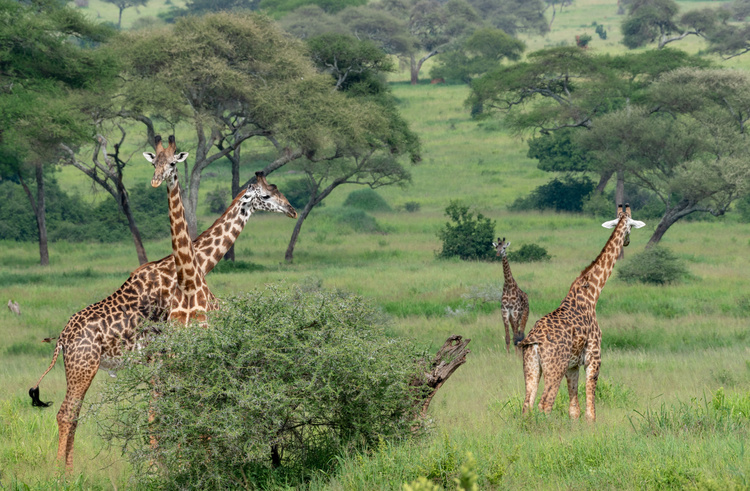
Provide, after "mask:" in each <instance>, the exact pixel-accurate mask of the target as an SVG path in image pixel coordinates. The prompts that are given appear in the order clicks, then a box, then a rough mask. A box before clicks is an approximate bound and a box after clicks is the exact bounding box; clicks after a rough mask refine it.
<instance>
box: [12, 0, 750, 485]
mask: <svg viewBox="0 0 750 491" xmlns="http://www.w3.org/2000/svg"><path fill="white" fill-rule="evenodd" d="M679 3H680V4H681V5H682V7H683V10H684V9H686V8H687V7H693V6H696V7H697V6H703V5H704V4H711V5H716V3H718V2H679ZM95 4H96V3H95V2H94V1H92V2H91V7H89V8H90V9H94V8H99V7H95ZM614 4H615V2H614V1H609V2H605V1H596V0H588V1H577V2H575V3H574V5H573V7H571V8H566V10H565V11H563V13H559V12H558V15H557V18H556V20H555V24H554V25H553V32H552V33H551V34H550V35H549V37H548V38H546V39H538V40H529V44H530V45H531V46H532V48H534V47H543V45H552V44H555V43H558V42H560V41H562V40H567V39H572V38H573V36H574V35H575V34H576V33H579V32H582V30H583V27H582V26H584V25H590V24H591V21H592V20H597V21H599V22H600V23H605V24H606V26H607V30H608V32H609V34H610V36H611V41H610V40H607V42H606V43H611V44H605V47H603V48H602V49H610V48H611V49H620V47H619V46H617V45H616V44H614V43H615V42H616V39H617V37H619V29H618V28H617V25H618V19H619V18H618V17H617V16H615V15H614V11H615V9H616V7H615V5H614ZM96 5H99V6H100V7H102V8H103V6H104V5H105V4H103V3H98V4H96ZM154 5H155V4H153V5H152V4H150V6H149V7H147V8H146V9H142V11H144V10H149V11H151V10H152V9H153V8H155V7H154ZM132 10H134V9H132ZM126 12H128V11H126ZM109 15H110V13H107V17H106V18H107V19H109V18H111V17H109ZM102 16H104V10H102ZM115 19H116V17H115ZM600 19H601V20H600ZM131 21H132V20H131ZM131 21H129V22H131ZM590 33H591V34H593V28H591V29H590ZM691 42H692V41H691ZM696 42H699V41H696ZM535 43H540V44H539V45H536V44H535ZM594 48H597V38H596V37H595V39H594V41H593V42H592V49H594ZM597 49H599V48H597ZM697 49H700V48H699V47H698V45H697V44H696V50H697ZM741 58H742V57H741ZM748 59H750V58H748ZM736 63H746V61H744V60H742V61H738V62H736ZM403 80H404V77H403V76H401V77H400V80H394V82H393V89H394V93H395V94H396V96H397V97H398V98H399V101H400V108H401V110H402V112H403V114H404V116H405V117H406V118H407V119H408V120H409V121H410V122H411V124H412V127H413V129H414V130H415V131H417V132H418V133H419V134H420V136H421V138H422V141H423V145H424V152H423V154H424V161H423V162H422V163H420V164H419V165H417V166H415V167H413V168H412V173H413V183H412V185H410V186H408V187H406V188H403V189H402V188H392V189H383V190H381V191H380V193H381V195H382V196H383V197H384V198H385V199H386V200H387V201H388V202H389V204H390V205H391V206H392V207H393V208H394V210H396V211H393V212H388V213H378V214H376V215H375V217H376V219H377V220H378V223H379V224H380V225H381V228H382V229H383V230H385V233H376V234H363V233H357V232H354V231H348V230H347V229H345V228H342V227H340V226H337V225H333V224H331V223H330V222H329V221H327V220H325V216H324V214H323V213H321V214H318V215H313V216H312V217H311V218H310V220H309V221H308V222H306V223H305V225H304V227H303V231H302V235H301V237H300V241H299V243H298V246H297V249H296V253H295V262H294V264H291V265H287V264H284V263H283V254H284V250H285V248H286V244H287V241H288V239H289V236H290V235H291V231H292V227H293V226H294V221H293V220H290V219H287V218H284V217H282V216H279V215H270V214H262V215H257V216H253V217H252V218H251V221H250V222H249V223H248V226H247V227H246V230H245V231H244V232H243V234H242V236H241V237H240V239H239V241H238V244H237V258H238V260H240V261H242V262H243V263H244V265H245V266H248V268H249V269H252V272H243V271H237V272H224V273H222V272H218V271H217V272H214V273H212V274H211V275H209V276H208V278H207V280H208V283H209V286H210V287H211V289H212V290H213V291H214V292H215V293H216V294H217V295H218V296H220V297H221V296H225V295H228V294H230V293H232V292H239V291H244V290H248V289H252V288H256V287H260V286H262V285H264V284H267V283H276V282H286V283H293V284H294V283H308V284H310V283H312V284H321V285H322V286H323V287H324V288H340V289H344V290H347V291H352V292H356V293H360V294H362V295H364V296H366V297H367V298H369V299H371V300H372V301H373V302H375V303H377V304H379V305H380V306H382V308H383V309H384V310H385V311H387V312H389V313H390V314H391V315H392V317H393V322H392V332H393V334H394V335H396V336H408V337H411V338H414V339H416V340H418V341H419V342H420V343H423V344H424V345H425V346H431V349H432V350H433V351H434V349H436V348H437V347H438V346H439V345H441V344H442V342H443V341H444V340H445V338H446V337H447V336H448V335H450V334H454V333H457V334H461V335H463V336H465V337H469V338H471V339H472V341H471V344H470V346H469V347H470V348H471V350H472V352H471V354H470V355H469V358H468V360H467V363H466V364H465V365H464V366H462V367H461V368H460V369H459V370H458V371H457V372H456V373H455V375H454V376H453V377H452V378H451V379H450V380H449V381H448V383H446V385H445V386H444V387H443V388H442V389H441V390H440V391H439V392H438V395H437V396H436V398H435V400H434V401H433V403H432V405H431V410H430V416H431V418H432V419H433V426H432V430H431V432H430V433H429V434H428V435H427V436H426V437H425V438H423V439H421V440H419V441H415V442H383V443H382V444H381V445H380V446H379V447H378V448H373V449H371V451H370V452H369V453H367V454H366V455H356V454H352V455H350V456H345V457H344V458H342V459H341V461H340V462H339V471H337V472H336V473H335V474H334V475H325V476H319V477H318V478H316V479H314V480H313V482H311V483H310V487H311V488H312V489H336V490H338V489H341V490H350V489H361V490H370V489H379V488H383V489H401V484H402V483H404V482H409V481H412V480H414V479H416V478H417V477H418V476H420V475H421V476H427V477H429V478H430V479H432V480H433V481H435V482H437V483H441V484H442V485H443V486H446V487H452V486H453V484H452V478H453V477H455V476H456V475H457V473H458V471H459V467H460V465H461V464H462V463H464V462H466V461H467V459H468V457H467V454H468V453H469V452H471V453H472V454H473V456H474V457H475V458H476V462H477V464H476V466H477V467H476V471H477V474H478V476H479V484H480V489H513V488H518V487H522V488H526V489H559V488H573V487H575V488H584V489H602V488H604V489H611V488H622V489H643V488H686V487H697V488H715V489H732V488H735V489H742V488H747V487H748V486H750V477H748V476H750V459H748V457H747V454H746V441H747V437H748V428H749V427H750V426H749V425H750V422H749V421H748V415H749V414H750V362H749V361H748V360H749V358H750V357H749V356H748V355H749V354H750V327H749V325H748V320H749V319H750V291H749V290H748V289H747V282H746V280H745V278H747V277H748V276H750V265H749V264H748V261H747V259H746V258H747V256H748V253H749V252H750V250H749V249H750V225H748V224H741V223H737V222H736V220H735V219H734V218H733V217H731V216H729V217H727V218H726V219H724V220H721V221H712V222H700V221H692V222H685V223H679V224H678V225H676V226H674V227H673V228H672V229H670V230H669V232H668V233H667V234H666V236H665V238H664V240H663V243H664V245H666V246H667V247H669V248H670V249H672V250H673V251H674V252H675V253H676V254H677V255H678V256H679V257H680V258H681V259H682V260H683V261H685V262H686V264H687V266H688V268H689V270H690V273H691V276H690V278H689V279H687V280H685V281H684V282H682V283H679V284H676V285H669V286H665V287H654V286H642V285H632V284H626V283H624V282H623V281H621V280H620V279H619V278H618V277H617V274H615V275H614V276H613V277H612V278H611V279H610V281H609V282H608V284H607V285H606V287H605V289H604V291H603V293H602V296H601V299H600V301H599V305H598V317H599V323H600V325H601V327H602V331H603V361H602V369H601V375H600V378H599V386H600V395H599V397H598V399H597V413H598V420H597V423H596V424H595V425H588V424H586V423H585V422H583V421H580V422H570V421H569V420H568V418H567V393H566V390H565V388H562V389H561V391H560V393H559V395H558V399H557V403H556V406H555V410H554V411H553V413H552V415H551V416H549V417H539V416H538V415H535V416H533V417H532V418H529V419H522V418H521V417H520V407H521V402H522V399H523V395H524V387H523V375H522V371H521V363H520V360H519V359H518V358H517V357H515V356H514V355H507V354H506V353H505V347H504V331H503V327H502V320H501V317H500V312H499V308H498V306H497V305H489V306H488V307H486V308H483V309H481V310H479V309H472V308H471V307H472V305H473V302H472V298H473V297H476V295H477V291H478V290H480V289H488V288H495V289H497V288H501V286H502V270H501V267H500V265H499V264H487V263H476V262H461V261H439V260H437V259H436V258H435V251H436V250H438V249H439V248H440V243H439V241H438V239H437V236H436V232H437V230H439V229H440V227H441V226H442V225H443V224H444V223H445V221H446V218H445V217H444V215H443V210H444V208H445V206H446V205H447V203H448V201H449V200H452V199H458V200H460V201H461V202H463V203H465V204H469V205H471V206H473V207H475V208H476V209H478V210H479V211H481V212H482V213H484V214H485V215H486V216H489V217H490V218H491V219H493V220H496V222H497V227H496V233H497V234H498V235H502V236H506V237H507V238H508V239H509V240H511V241H512V243H513V244H512V246H511V250H513V249H516V248H518V247H520V246H521V245H523V244H526V243H536V244H539V245H542V246H544V247H545V248H547V250H548V251H549V252H550V254H551V255H552V256H553V257H552V260H551V261H550V262H548V263H531V264H513V265H512V268H513V272H514V275H515V277H516V279H517V281H518V283H519V285H520V286H521V287H522V288H523V289H524V290H525V291H526V292H527V293H528V295H529V300H530V304H531V318H530V319H529V324H528V325H527V332H528V330H529V329H530V328H531V326H532V325H533V322H534V321H536V320H537V319H538V318H539V317H541V316H542V315H544V314H546V313H547V312H549V311H551V310H552V309H554V308H555V307H557V305H558V304H559V302H560V300H561V299H562V298H563V296H564V295H565V293H566V292H567V290H568V287H569V285H570V283H571V282H572V281H573V279H574V278H575V277H576V276H577V275H578V273H579V272H580V271H581V269H583V268H584V267H585V266H587V265H588V264H589V263H590V262H591V261H592V260H593V259H594V258H595V257H596V255H597V254H598V253H599V251H600V250H601V248H602V247H603V245H604V243H605V242H606V240H607V238H608V237H609V233H610V232H609V231H607V230H605V229H603V228H602V227H601V226H600V221H598V220H595V219H593V218H590V217H586V216H577V215H567V214H554V213H511V212H509V211H507V205H508V204H509V203H511V202H512V201H513V200H514V199H516V198H517V197H519V196H522V195H524V194H525V193H527V192H528V191H529V190H531V189H533V188H534V187H536V186H538V185H539V184H541V183H544V182H546V180H547V179H549V177H550V176H549V175H548V174H546V173H543V172H541V171H539V170H537V169H536V166H535V162H533V161H531V160H529V159H528V158H526V156H525V155H526V146H525V143H524V142H523V141H522V140H521V139H519V138H516V137H513V136H510V135H508V134H507V133H506V132H504V131H503V130H502V125H501V124H499V123H497V122H486V123H483V124H477V123H476V122H473V121H471V120H470V118H469V115H468V112H467V110H466V109H465V108H464V107H463V100H464V98H465V97H466V95H467V89H466V88H465V87H463V86H431V85H419V86H416V87H412V86H410V85H408V84H406V83H404V82H403ZM257 152H258V153H262V149H257ZM143 164H144V165H143V166H142V167H134V168H133V172H132V173H131V175H130V177H129V179H131V181H130V182H129V183H128V184H129V185H130V186H135V185H148V180H149V179H150V173H151V166H149V165H147V164H146V163H145V161H144V163H143ZM210 170H211V171H212V172H214V173H215V176H214V177H209V178H207V179H206V181H205V184H204V188H203V189H204V190H205V189H211V188H212V187H215V186H218V185H226V183H227V177H226V176H227V175H228V174H227V169H226V168H223V167H221V166H216V168H214V169H210ZM75 172H77V171H74V170H71V169H67V170H65V171H63V172H62V175H61V177H60V180H61V182H62V183H63V185H64V187H66V189H77V190H78V192H79V193H87V192H88V190H89V189H90V185H89V183H87V182H85V181H83V180H82V179H81V178H80V177H78V175H76V173H75ZM250 172H251V169H248V170H247V173H248V174H249V173H250ZM293 177H294V175H293V174H291V175H290V174H285V173H281V174H279V173H276V174H273V175H272V176H271V177H270V178H269V180H270V181H271V182H274V183H276V184H278V185H279V188H280V189H281V190H282V192H283V190H284V183H285V182H287V181H288V180H289V179H291V178H293ZM354 189H356V188H353V187H352V188H349V189H343V190H340V191H338V190H337V191H336V192H335V193H334V194H333V195H332V196H331V197H330V199H329V200H327V204H326V207H325V208H324V209H323V210H321V211H325V209H328V210H331V209H335V208H337V207H339V206H341V204H342V203H343V201H344V199H345V198H346V195H347V194H348V192H349V191H351V190H354ZM165 192H166V191H165ZM410 201H413V202H417V203H419V204H420V209H419V211H416V212H407V211H404V210H403V205H404V204H405V203H406V202H410ZM214 218H215V216H211V215H209V214H205V215H204V216H203V217H202V219H201V221H202V223H203V224H204V225H207V224H208V223H210V222H211V221H212V220H213V219H214ZM634 218H636V219H637V218H638V216H635V217H634ZM166 219H167V218H166V217H165V220H166ZM647 222H648V223H647V227H646V228H644V229H640V230H635V231H633V234H632V237H631V239H632V241H631V244H630V246H629V248H628V249H627V250H626V257H625V259H624V263H626V262H627V261H631V260H632V258H633V255H634V254H636V253H638V252H641V251H642V250H643V247H644V245H645V243H646V241H647V239H648V237H649V235H650V233H651V231H653V228H654V226H655V225H656V224H655V223H654V222H653V221H647ZM0 247H2V250H3V253H2V254H1V255H0V301H2V302H5V301H7V299H10V298H12V299H15V300H18V301H19V302H20V304H21V308H22V312H23V313H22V315H21V316H20V317H16V316H14V315H13V314H11V313H10V312H9V311H8V310H6V309H3V310H1V311H0V339H2V341H3V342H2V344H0V387H3V388H4V389H5V390H4V391H3V394H2V395H0V486H2V487H11V488H14V487H16V486H18V487H19V488H20V487H21V483H23V484H24V485H27V486H29V487H30V488H32V489H49V488H51V487H56V488H58V489H68V488H81V489H99V488H102V489H104V488H106V489H110V488H113V487H114V488H127V487H128V477H129V473H130V470H129V467H128V465H127V463H126V462H125V459H124V458H123V457H122V456H120V455H119V453H118V452H117V451H116V449H114V450H105V448H106V447H105V443H106V442H103V441H101V440H100V439H99V437H98V436H97V435H96V421H94V420H92V419H91V418H89V419H84V420H83V421H82V423H81V424H80V426H79V429H78V433H77V439H76V447H75V459H76V472H75V474H74V475H73V476H71V477H68V478H64V477H63V476H61V475H60V473H59V471H58V470H57V468H56V467H55V465H54V461H55V453H56V446H57V425H56V421H55V414H56V412H57V409H58V408H59V403H60V402H61V401H62V398H63V396H64V392H65V380H64V370H63V367H62V363H58V365H57V367H56V368H55V370H53V371H52V372H50V374H49V375H48V376H47V377H46V378H45V381H44V382H43V384H42V386H41V391H42V398H43V400H52V401H54V403H55V404H54V406H53V408H50V409H46V410H40V409H37V408H32V407H31V406H30V404H29V401H28V396H27V390H28V388H29V387H30V386H31V385H33V384H34V383H35V382H36V380H37V379H38V377H39V376H40V375H41V373H42V372H43V371H44V370H45V369H46V367H47V365H48V363H49V361H50V357H51V351H52V346H51V345H49V344H42V343H40V340H41V339H42V338H44V337H48V336H56V335H57V334H58V333H59V332H60V330H61V329H62V328H63V326H64V325H65V322H66V321H67V319H68V318H69V317H70V315H71V314H73V313H74V312H76V311H78V310H80V309H82V308H84V307H85V306H87V305H89V304H90V303H92V302H95V301H98V300H100V299H101V298H104V297H105V296H106V295H108V294H109V293H111V292H112V291H114V290H115V289H116V288H117V287H119V285H120V284H121V283H122V282H123V281H124V280H125V279H126V278H127V275H128V274H129V272H130V271H131V270H132V269H134V268H135V267H136V266H137V261H136V256H135V253H134V250H133V247H132V245H131V244H129V243H122V244H67V243H54V244H51V247H50V260H51V266H50V267H49V268H48V269H40V268H39V267H38V266H36V263H37V261H38V251H37V249H36V247H35V246H34V244H18V243H10V242H3V243H0ZM146 248H147V252H148V254H149V258H150V259H155V258H158V257H161V256H164V255H166V254H168V253H169V252H170V244H169V241H166V240H165V241H159V242H151V243H147V244H146ZM624 263H618V265H617V267H616V269H618V268H620V267H621V266H623V265H624ZM447 307H450V308H451V309H450V311H449V310H448V309H447ZM456 311H459V313H458V314H455V313H451V312H456ZM108 381H109V377H107V376H106V373H102V374H100V375H99V376H98V377H97V378H96V379H95V381H94V384H93V385H92V389H91V390H90V391H89V394H88V395H87V400H88V401H90V402H93V401H95V400H96V394H97V392H98V391H99V390H100V388H101V387H102V386H103V385H104V384H107V383H108ZM722 393H723V396H721V394H722Z"/></svg>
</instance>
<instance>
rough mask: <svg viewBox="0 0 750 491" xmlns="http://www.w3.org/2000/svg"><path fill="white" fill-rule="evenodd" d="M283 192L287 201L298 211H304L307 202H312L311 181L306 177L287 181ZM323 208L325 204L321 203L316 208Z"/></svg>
mask: <svg viewBox="0 0 750 491" xmlns="http://www.w3.org/2000/svg"><path fill="white" fill-rule="evenodd" d="M283 190H284V196H285V197H286V199H287V201H289V204H291V205H292V206H293V207H294V209H296V210H302V209H304V208H305V205H307V202H308V201H310V195H311V194H312V193H311V190H310V180H309V179H307V178H306V177H302V178H299V179H290V180H289V181H286V182H285V183H284V185H283ZM323 206H325V203H323V202H321V203H319V204H318V205H316V208H322V207H323Z"/></svg>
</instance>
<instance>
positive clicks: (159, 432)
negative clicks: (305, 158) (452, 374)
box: [97, 287, 420, 489]
mask: <svg viewBox="0 0 750 491" xmlns="http://www.w3.org/2000/svg"><path fill="white" fill-rule="evenodd" d="M209 326H210V327H208V328H200V327H197V326H190V327H187V328H184V327H170V326H166V327H164V328H163V332H162V334H160V335H159V336H158V337H156V338H155V339H153V340H152V341H150V343H149V344H148V345H147V347H146V348H145V349H144V350H143V352H142V353H140V354H138V353H134V354H133V355H132V357H131V359H129V361H128V362H127V363H126V367H125V368H123V369H121V370H120V371H119V372H118V374H117V378H116V379H115V380H113V381H112V383H110V384H108V385H107V387H106V389H105V392H104V395H103V401H104V402H105V403H106V405H105V406H102V408H103V409H104V410H103V413H106V417H105V416H104V415H102V416H99V417H98V418H97V419H98V420H100V429H101V433H102V436H103V437H104V439H105V440H107V441H112V440H114V441H121V442H122V443H123V448H125V449H127V451H128V455H129V458H130V460H131V462H132V463H133V466H134V469H135V474H136V479H138V480H139V481H140V482H139V484H142V485H145V486H146V487H167V488H181V489H182V488H193V487H195V488H208V489H218V488H238V487H239V488H247V487H250V488H254V487H260V488H265V487H268V486H271V487H272V485H273V483H278V482H286V483H291V482H299V481H301V480H303V479H305V477H308V476H309V475H310V474H311V473H312V472H313V471H314V470H316V469H323V470H326V471H328V470H330V467H331V465H333V463H334V462H335V461H336V459H335V458H334V457H335V456H336V455H338V454H339V452H340V451H341V450H342V449H343V448H352V447H356V446H357V445H360V444H368V443H370V442H372V441H376V440H378V439H380V438H392V437H397V438H398V437H404V436H406V435H408V434H410V425H411V424H412V422H413V420H412V415H413V409H412V405H411V401H412V399H413V392H412V390H410V389H409V382H410V381H411V379H412V377H413V376H414V374H415V364H414V363H415V359H418V358H419V356H420V355H419V353H418V352H417V351H416V350H415V348H414V347H413V345H411V344H410V343H409V342H405V341H404V340H403V339H398V340H395V339H391V338H389V337H388V336H386V334H385V332H384V328H383V318H382V316H381V314H380V313H379V312H378V311H377V310H376V309H375V308H374V307H372V306H371V305H369V304H367V303H365V302H364V301H363V300H362V299H361V298H359V297H355V296H346V295H342V294H339V293H331V292H320V291H315V292H303V291H301V290H299V289H291V288H290V289H286V288H281V287H269V288H267V289H265V290H262V291H256V292H252V293H248V294H245V295H243V296H238V297H234V298H230V299H228V300H227V301H225V302H224V303H223V305H222V309H221V310H220V311H219V312H216V313H214V314H213V315H211V317H210V322H209ZM160 327H161V326H160ZM147 360H151V361H150V362H148V361H147ZM152 384H153V385H152ZM152 391H155V392H156V393H158V394H159V396H158V397H156V398H152V396H151V394H152ZM150 411H151V412H152V414H153V416H154V417H155V420H154V422H153V423H149V421H148V420H149V412H150ZM102 420H103V423H102V422H101V421H102ZM151 436H153V437H154V438H156V441H157V442H158V445H157V446H156V447H152V446H151V445H149V438H150V437H151ZM154 464H155V465H154Z"/></svg>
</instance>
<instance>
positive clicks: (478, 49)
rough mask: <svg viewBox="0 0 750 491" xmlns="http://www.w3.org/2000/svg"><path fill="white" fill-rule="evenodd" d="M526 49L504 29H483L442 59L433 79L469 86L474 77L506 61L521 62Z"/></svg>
mask: <svg viewBox="0 0 750 491" xmlns="http://www.w3.org/2000/svg"><path fill="white" fill-rule="evenodd" d="M524 49H526V45H525V44H524V42H523V41H521V40H519V39H516V38H514V37H512V36H510V35H508V34H506V33H504V32H503V31H502V30H500V29H494V28H482V29H477V30H476V31H474V32H473V33H472V34H471V35H470V36H469V37H467V38H466V39H464V40H461V41H459V42H458V43H457V45H456V47H455V48H453V49H450V50H447V51H446V52H444V53H442V54H441V55H440V58H439V59H438V62H437V64H436V65H435V66H433V68H432V69H431V70H430V77H431V78H443V79H445V80H460V81H462V82H465V83H469V82H470V81H471V80H472V79H473V78H474V77H477V76H479V75H483V74H485V73H487V72H488V71H490V70H493V69H495V68H497V67H498V66H499V65H500V64H501V63H502V61H503V60H504V59H508V60H513V61H517V60H519V59H520V58H521V54H522V53H523V51H524Z"/></svg>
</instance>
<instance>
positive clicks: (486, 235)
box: [438, 201, 495, 260]
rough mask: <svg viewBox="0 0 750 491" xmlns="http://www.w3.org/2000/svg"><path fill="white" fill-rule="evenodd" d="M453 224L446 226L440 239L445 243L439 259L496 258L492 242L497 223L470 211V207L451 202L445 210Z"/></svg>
mask: <svg viewBox="0 0 750 491" xmlns="http://www.w3.org/2000/svg"><path fill="white" fill-rule="evenodd" d="M445 214H446V215H447V216H448V218H450V219H451V221H452V223H451V222H448V223H446V224H445V227H443V228H442V229H441V230H440V231H438V237H439V238H440V239H441V240H442V241H443V250H442V251H440V252H439V253H438V257H442V258H448V257H454V256H458V257H460V258H461V259H464V260H467V259H483V260H490V259H493V258H494V257H495V249H494V248H493V247H492V240H493V239H494V237H495V222H494V221H492V220H490V219H489V218H487V217H485V216H484V215H482V214H481V213H479V212H477V214H476V217H475V216H474V212H472V211H469V207H468V206H463V205H460V204H459V203H458V202H457V201H451V202H450V204H449V205H448V207H447V208H446V209H445Z"/></svg>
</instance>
